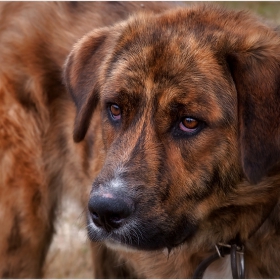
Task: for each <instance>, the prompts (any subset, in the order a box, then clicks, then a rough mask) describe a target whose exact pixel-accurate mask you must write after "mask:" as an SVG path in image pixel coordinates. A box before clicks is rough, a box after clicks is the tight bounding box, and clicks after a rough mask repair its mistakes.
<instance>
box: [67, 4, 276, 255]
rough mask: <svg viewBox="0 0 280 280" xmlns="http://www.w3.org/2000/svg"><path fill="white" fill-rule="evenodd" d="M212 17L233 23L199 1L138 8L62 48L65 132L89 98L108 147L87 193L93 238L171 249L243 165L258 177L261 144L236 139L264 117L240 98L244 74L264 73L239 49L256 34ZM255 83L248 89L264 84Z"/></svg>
mask: <svg viewBox="0 0 280 280" xmlns="http://www.w3.org/2000/svg"><path fill="white" fill-rule="evenodd" d="M239 16H240V18H241V19H242V17H243V16H244V15H239ZM218 17H225V18H226V17H227V20H228V22H229V25H230V24H236V23H235V21H236V19H234V16H231V15H230V14H227V13H224V14H222V12H221V11H217V10H209V11H207V9H204V8H201V9H194V10H177V11H173V12H169V13H166V14H163V15H159V16H139V17H138V18H136V19H130V20H129V21H128V22H125V23H121V24H118V25H116V26H114V27H111V28H104V29H99V30H97V31H94V32H93V33H91V34H89V35H87V36H86V37H84V38H83V39H82V40H81V41H80V42H79V43H78V44H77V45H76V47H75V48H74V50H73V52H72V53H71V55H70V56H69V59H68V62H67V66H66V70H65V77H66V84H67V87H68V89H69V91H70V93H71V94H72V96H73V98H74V101H75V102H76V105H77V107H78V116H77V120H76V127H75V135H74V137H75V140H76V141H79V140H81V139H82V138H83V137H84V135H85V133H86V131H87V129H88V126H89V123H90V119H91V115H92V112H93V110H94V109H95V107H96V106H100V108H101V114H102V124H101V125H102V135H103V145H104V150H105V153H106V157H105V160H104V164H103V168H102V170H101V171H100V173H99V175H98V176H97V178H96V179H95V181H94V182H93V185H92V192H91V196H90V200H89V214H88V226H89V236H90V237H91V238H92V240H95V241H99V240H106V241H107V242H109V243H117V244H119V243H121V244H126V245H129V246H131V247H135V248H139V249H145V250H154V249H162V248H168V249H171V248H173V247H176V246H177V245H179V244H182V243H183V242H187V241H188V240H191V238H192V237H193V236H194V235H195V234H196V233H197V231H198V230H199V229H200V228H201V225H203V223H206V222H209V221H210V217H212V216H211V214H213V213H216V212H217V211H219V210H220V211H221V209H224V208H226V207H234V203H235V202H234V201H232V197H234V195H236V192H237V185H238V184H239V183H240V181H241V180H242V178H243V177H244V175H243V174H244V173H243V172H245V174H246V175H247V176H248V177H249V179H251V180H253V181H254V180H255V181H258V180H259V177H258V176H259V174H255V173H254V172H253V171H252V169H253V167H252V164H251V162H254V161H255V157H256V154H255V153H258V152H259V151H260V149H263V146H261V145H262V144H261V145H260V143H257V146H256V147H253V148H252V149H253V150H254V151H255V153H252V152H251V153H249V154H248V152H247V149H246V151H244V149H245V148H246V147H248V146H250V145H251V144H250V143H248V142H247V141H248V138H249V139H250V137H253V139H257V141H256V142H258V140H259V139H260V138H259V136H256V135H255V132H254V129H256V125H257V126H258V127H257V129H258V128H259V127H260V126H261V127H263V126H265V125H266V123H264V124H259V123H258V122H259V119H260V118H259V117H258V116H257V115H258V113H259V112H258V108H256V107H257V106H258V105H256V106H255V107H254V108H253V110H251V107H252V105H251V104H250V106H251V107H250V106H249V107H250V108H249V107H244V106H247V105H246V104H247V103H248V102H249V99H250V98H256V97H255V96H253V95H250V96H249V97H248V95H246V94H247V93H250V94H251V92H252V88H255V87H256V84H252V83H251V81H250V80H249V79H250V77H249V76H250V75H253V76H254V79H255V78H262V79H264V78H265V77H266V75H264V76H265V77H260V76H259V75H261V74H259V72H258V71H259V69H262V67H264V66H263V64H262V63H260V65H257V67H256V68H258V69H257V70H255V68H254V66H256V65H255V64H256V61H253V62H252V61H249V62H246V63H245V64H246V65H245V64H243V61H244V59H245V58H248V57H249V54H245V55H244V53H242V54H241V55H239V52H242V51H243V49H242V48H244V49H246V48H247V50H248V48H249V47H250V44H253V43H254V44H255V42H252V40H256V38H253V36H252V37H251V38H250V40H251V41H250V40H248V42H247V41H245V38H246V36H243V35H242V34H240V33H241V31H240V30H239V29H238V26H237V27H235V26H232V27H231V28H229V27H227V26H224V20H225V19H224V18H223V19H221V18H220V19H217V18H218ZM248 24H249V23H248ZM233 30H234V32H233ZM256 30H257V29H256ZM231 32H232V33H231ZM251 32H253V31H251ZM271 33H272V35H273V34H274V33H273V32H271ZM272 35H271V36H272ZM275 37H276V36H275ZM273 38H274V37H273ZM274 39H275V38H274ZM275 40H276V39H275ZM264 52H265V51H264ZM258 55H262V50H259V52H258ZM252 59H253V58H250V60H252ZM250 63H251V64H250ZM244 65H245V66H244ZM246 67H247V68H246ZM275 67H278V68H279V66H275ZM248 69H249V71H251V72H250V73H249V74H247V72H246V70H248ZM240 71H245V72H244V73H240ZM256 71H257V72H256ZM246 75H247V76H248V77H247V76H246ZM278 76H279V75H278ZM274 82H275V79H273V81H272V82H270V81H268V83H270V85H269V88H273V87H275V85H274ZM256 83H260V82H256ZM260 84H261V83H260ZM257 87H258V88H257V90H255V91H254V93H255V94H256V96H258V95H261V94H262V92H263V89H260V88H259V86H258V85H257ZM272 94H273V95H274V89H273V92H272ZM269 98H270V97H268V99H269ZM273 98H275V97H273ZM278 99H279V96H278ZM273 100H274V99H273ZM246 102H247V103H246ZM260 106H262V105H260ZM248 110H249V111H250V110H251V111H250V112H249V111H248ZM248 112H249V113H248ZM277 114H279V110H278V111H277ZM256 118H257V119H256ZM93 121H94V120H93ZM266 121H267V120H265V122H266ZM251 126H254V127H251ZM273 137H274V136H273V135H272V136H271V138H273ZM244 139H245V140H244ZM260 141H261V140H260ZM273 141H274V140H271V142H273ZM244 147H245V148H244ZM274 162H275V161H273V159H271V160H270V161H269V162H268V163H267V161H266V165H269V166H268V167H267V168H269V167H270V165H272V164H274ZM242 164H243V165H242ZM242 166H243V168H242ZM256 168H258V167H256ZM260 168H262V166H261V167H260ZM257 173H258V172H257ZM217 230H219V229H217ZM233 232H234V230H233ZM234 234H235V232H234V233H233V236H234Z"/></svg>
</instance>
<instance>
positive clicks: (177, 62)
mask: <svg viewBox="0 0 280 280" xmlns="http://www.w3.org/2000/svg"><path fill="white" fill-rule="evenodd" d="M148 19H150V20H151V18H145V17H143V18H141V17H140V19H137V20H135V21H132V22H131V23H130V24H128V25H127V26H126V28H124V30H123V33H122V35H121V36H120V38H119V40H118V42H117V44H116V46H115V49H114V52H113V57H112V59H111V61H110V63H109V67H108V68H107V77H109V80H110V83H109V86H108V87H107V89H106V91H105V92H106V93H107V94H108V95H114V94H115V93H119V92H131V91H133V93H134V96H135V95H139V96H140V97H144V98H146V99H148V100H149V99H152V98H155V97H156V98H157V101H158V103H159V104H160V106H161V107H162V108H165V107H166V106H168V105H169V104H170V102H171V101H176V102H179V103H184V104H186V103H188V104H190V103H192V104H193V105H194V107H197V104H199V106H200V105H203V106H204V108H206V109H208V111H216V115H217V114H218V112H219V111H220V118H224V115H225V113H226V114H228V113H230V115H231V116H232V117H233V116H234V114H235V108H234V106H233V107H232V108H229V106H228V105H227V106H224V105H223V104H229V103H230V104H234V102H235V101H236V100H235V98H234V96H233V94H232V93H233V92H234V86H233V83H232V80H231V77H229V73H226V69H225V68H226V66H225V63H224V64H223V63H221V61H219V57H217V52H216V51H215V50H213V46H212V44H211V40H210V41H209V40H208V39H207V38H204V39H201V38H200V36H197V32H194V31H193V29H188V28H187V27H186V26H185V25H184V24H183V23H182V21H183V20H182V19H181V20H179V21H178V20H176V17H175V16H173V17H171V18H170V17H161V16H159V17H158V18H155V19H154V18H153V19H152V20H151V22H149V20H148ZM206 34H208V33H207V32H206ZM207 36H208V37H209V34H208V35H207ZM207 36H206V37H207ZM229 99H230V100H229ZM202 103H203V104H202ZM200 108H201V107H200ZM194 110H196V109H194ZM229 110H230V111H231V112H228V111H229ZM223 111H227V112H223Z"/></svg>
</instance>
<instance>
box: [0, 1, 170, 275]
mask: <svg viewBox="0 0 280 280" xmlns="http://www.w3.org/2000/svg"><path fill="white" fill-rule="evenodd" d="M165 6H168V3H166V4H159V5H158V4H157V3H145V4H144V5H141V3H126V4H122V3H118V2H107V3H105V2H92V3H90V2H87V3H85V2H84V3H77V2H69V3H65V2H59V3H51V2H49V3H47V2H45V3H44V2H41V3H40V2H37V3H34V2H30V3H29V2H10V3H9V2H7V3H3V2H2V3H0V64H1V67H0V116H1V117H0V205H1V209H0V223H1V225H2V229H1V234H0V277H2V278H34V277H36V278H39V277H41V275H42V264H43V262H44V259H45V256H46V253H47V250H48V247H49V244H50V242H51V238H52V235H53V232H54V225H53V223H54V218H55V216H56V209H57V205H58V204H59V202H60V197H61V192H62V190H63V189H64V190H65V191H67V192H69V191H71V192H74V193H73V194H74V195H75V197H77V198H78V199H80V196H81V194H84V196H85V198H86V197H87V194H88V191H87V188H88V186H90V182H91V180H92V178H93V176H94V174H95V173H96V172H97V171H95V169H96V170H98V169H99V164H98V163H94V165H90V164H89V160H90V158H89V157H88V155H89V154H90V153H92V154H93V153H94V152H93V151H92V152H90V150H91V149H90V147H91V145H92V140H91V139H90V138H88V140H86V141H84V142H83V143H80V144H78V145H77V144H74V142H73V137H72V129H73V124H74V118H75V107H74V104H73V102H72V100H71V98H70V96H69V95H68V94H67V93H66V90H65V87H64V85H63V83H62V67H63V64H64V62H65V60H66V57H67V55H68V54H69V52H70V51H71V48H72V46H73V44H74V43H75V42H76V41H77V40H78V39H80V38H81V37H82V36H83V35H84V34H85V33H87V32H89V31H90V30H92V29H93V28H97V27H100V26H105V25H106V26H109V25H111V24H113V23H115V22H116V21H118V20H120V19H124V18H126V17H128V16H129V14H130V13H133V12H136V11H139V10H141V11H142V10H147V9H149V10H153V11H155V12H156V11H160V10H161V9H162V8H163V7H165ZM109 14H110V16H108V15H109ZM84 201H86V200H84ZM85 203H86V202H84V204H85Z"/></svg>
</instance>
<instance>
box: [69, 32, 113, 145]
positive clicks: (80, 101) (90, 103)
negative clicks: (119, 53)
mask: <svg viewBox="0 0 280 280" xmlns="http://www.w3.org/2000/svg"><path fill="white" fill-rule="evenodd" d="M108 34H109V29H108V28H102V29H98V30H95V31H93V32H92V33H90V34H88V35H86V36H84V37H83V38H82V39H81V40H80V41H79V42H78V43H77V44H76V45H75V46H74V48H73V50H72V52H71V53H70V55H69V56H68V58H67V61H66V63H65V67H64V83H65V85H66V88H67V90H68V92H69V93H70V94H71V96H72V98H73V100H74V102H75V105H76V107H77V116H76V120H75V125H74V136H73V138H74V141H75V142H80V141H81V140H83V138H84V137H85V135H86V132H87V130H88V127H89V125H90V120H91V116H92V114H93V112H94V109H95V108H96V106H97V104H98V102H99V91H100V84H101V83H100V71H101V65H102V62H103V60H104V58H105V56H106V54H107V52H108V43H107V41H108Z"/></svg>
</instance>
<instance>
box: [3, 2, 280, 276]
mask: <svg viewBox="0 0 280 280" xmlns="http://www.w3.org/2000/svg"><path fill="white" fill-rule="evenodd" d="M167 6H169V4H168V3H165V4H162V3H161V4H159V3H145V4H144V8H143V6H141V5H140V3H125V4H119V3H102V2H95V3H75V2H74V3H36V4H34V3H18V2H17V3H6V4H4V3H3V4H2V3H1V9H0V18H1V21H0V42H1V53H0V61H1V69H0V100H1V103H0V104H1V105H0V114H1V118H0V139H1V140H0V154H1V157H0V164H1V169H0V172H1V174H0V204H1V205H2V210H1V211H0V221H1V222H2V224H3V225H5V226H4V227H3V229H2V231H1V235H0V276H2V277H4V278H8V277H13V278H19V277H21V278H22V277H28V278H30V277H40V276H41V268H42V264H43V262H44V258H45V255H46V252H47V249H48V247H49V244H50V241H51V237H52V234H53V231H54V226H53V222H54V218H55V216H56V209H57V205H58V204H59V201H60V195H61V192H62V190H65V191H67V192H72V193H73V195H75V196H76V197H80V198H79V199H81V200H82V201H84V204H86V203H87V202H86V201H87V200H88V193H89V191H90V189H89V188H90V185H91V183H92V182H93V181H94V179H95V178H97V179H96V181H95V183H94V189H93V190H95V191H96V193H99V192H100V191H102V190H100V187H98V184H101V185H102V184H103V183H106V182H107V181H108V180H110V179H112V178H113V176H114V175H113V173H114V171H115V170H116V167H117V166H120V167H123V166H125V168H126V170H127V171H128V172H127V173H126V174H125V175H124V174H122V175H124V176H126V177H125V180H126V181H125V182H126V184H127V185H129V188H127V189H126V190H125V192H123V193H122V195H123V196H125V197H128V198H130V199H133V201H137V203H138V205H139V208H138V209H140V212H139V210H138V212H139V213H138V212H136V214H135V217H137V219H138V222H139V221H140V222H141V221H142V222H144V223H143V224H142V225H141V226H142V227H144V231H143V232H141V230H143V229H141V228H140V229H139V230H140V231H139V232H138V233H136V235H137V236H136V235H135V233H130V235H131V238H132V239H133V238H135V237H138V238H140V239H139V242H140V243H141V244H143V245H141V246H142V247H145V246H147V247H150V246H151V244H150V243H149V242H151V240H152V241H153V242H154V244H155V245H157V242H159V243H158V245H157V246H158V247H157V248H156V249H157V250H154V251H145V250H143V251H126V250H122V249H121V250H120V251H117V252H111V250H110V249H106V248H105V247H104V245H101V247H100V246H99V244H95V243H93V256H94V258H95V267H96V276H97V277H99V278H102V277H112V278H114V277H135V276H137V277H152V278H157V277H161V278H169V277H171V278H177V277H191V276H192V273H193V271H194V268H195V267H196V266H197V265H198V263H199V262H200V261H201V260H202V259H203V258H205V257H206V256H208V255H209V254H211V253H212V252H213V250H214V245H215V243H216V242H228V241H229V240H230V239H232V238H234V237H235V236H236V235H237V234H239V235H240V238H241V239H242V241H243V242H244V243H245V248H246V255H245V256H246V264H247V267H248V270H247V276H248V277H280V271H279V267H278V259H279V253H278V252H279V250H278V249H276V248H278V244H279V241H280V240H279V239H280V238H279V230H278V228H279V214H278V213H279V210H278V209H279V204H278V197H279V183H280V177H279V175H278V174H279V172H278V167H277V166H276V163H277V162H278V159H279V123H278V122H277V121H275V120H278V119H279V117H280V116H279V114H280V111H279V108H278V104H279V89H278V85H279V73H280V71H279V64H280V55H279V54H280V39H279V35H278V34H276V33H275V32H274V31H273V30H272V29H271V28H270V27H268V26H266V25H265V24H263V23H261V22H260V21H259V20H257V19H255V18H254V17H251V16H249V15H247V14H244V13H233V12H226V11H222V10H216V9H214V8H213V9H212V8H194V9H190V10H188V9H178V10H174V11H168V12H167V13H165V14H162V15H160V16H156V15H155V14H152V15H146V14H143V15H139V16H133V17H131V18H130V19H129V20H128V21H123V22H121V23H118V24H115V23H116V22H117V21H119V20H123V19H126V18H127V17H128V15H129V14H130V13H133V12H135V11H139V10H145V11H146V10H149V11H154V12H155V13H158V12H160V11H161V10H163V9H165V8H166V7H167ZM108 15H110V16H108ZM112 24H115V25H113V26H111V25H112ZM105 26H106V27H105ZM99 27H101V28H99ZM96 28H99V29H96ZM92 29H94V31H91V30H92ZM87 32H89V33H88V34H87V35H86V36H84V35H85V34H86V33H87ZM83 36H84V37H83ZM82 37H83V38H82ZM80 38H82V39H81V40H80V41H79V42H78V43H77V44H76V45H75V47H74V49H73V51H72V52H71V54H70V56H69V57H68V59H67V64H66V68H65V72H64V76H65V84H66V86H67V89H68V90H69V92H70V94H71V97H72V99H73V100H74V103H75V105H76V108H77V112H78V113H77V117H76V119H75V114H76V113H75V106H74V104H73V102H72V99H71V97H70V96H69V95H68V94H67V93H66V90H65V87H64V85H63V83H62V80H61V76H62V67H63V64H64V62H65V60H66V57H67V55H68V53H69V52H70V50H71V48H72V45H73V44H74V43H75V42H76V41H77V40H78V39H80ZM167 45H168V48H167V47H166V46H167ZM248 93H250V94H248ZM263 94H265V96H263ZM264 97H265V98H264ZM106 102H107V103H108V102H114V103H118V104H119V105H121V108H122V118H123V120H124V121H123V122H122V123H121V126H114V125H112V123H110V121H109V119H108V115H107V112H106V105H105V104H106ZM178 103H180V104H181V105H183V107H182V106H181V107H180V106H178ZM184 108H185V109H184ZM94 109H95V110H94ZM101 112H102V113H101ZM185 114H193V117H196V118H199V119H203V120H204V122H205V123H206V124H207V126H206V127H204V128H202V130H201V131H200V132H199V133H198V134H197V135H195V136H192V137H189V138H188V139H186V138H184V136H182V134H180V132H179V131H178V130H174V127H177V126H176V125H177V124H178V123H177V122H178V119H179V118H182V117H183V116H184V115H185ZM74 120H75V125H74ZM73 125H74V139H75V141H77V142H78V141H81V140H82V139H84V140H83V141H81V142H80V143H78V144H74V143H73V140H72V128H73ZM260 132H261V133H260ZM123 151H125V152H123ZM175 167H176V168H175ZM119 169H120V170H121V168H119ZM119 172H122V171H119ZM244 174H245V175H244ZM247 178H248V179H247ZM251 182H254V183H257V185H253V184H252V183H251ZM81 189H82V191H81ZM107 191H110V189H107ZM94 193H95V192H93V193H91V196H94V195H95V194H94ZM268 215H269V216H268ZM154 225H156V227H154ZM181 225H183V226H181ZM154 233H156V234H155V235H153V234H154ZM141 234H142V235H143V234H144V235H145V236H144V237H141ZM149 236H150V237H151V238H150V239H149V238H148V237H149ZM161 236H166V240H162V241H158V240H160V239H161ZM127 240H130V239H129V238H128V237H127ZM147 240H148V241H147ZM134 245H135V246H137V244H134ZM141 246H140V247H141ZM164 247H168V248H169V249H170V250H171V252H170V254H169V257H167V255H166V254H165V253H164V252H162V249H163V248H164ZM141 249H143V248H141ZM149 249H150V248H149ZM27 256H28V257H27ZM116 256H118V257H117V258H116ZM222 261H223V260H222ZM214 270H215V269H214ZM217 270H218V271H219V267H218V268H217ZM218 276H219V277H223V274H220V275H219V274H218ZM218 276H216V277H218Z"/></svg>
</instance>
